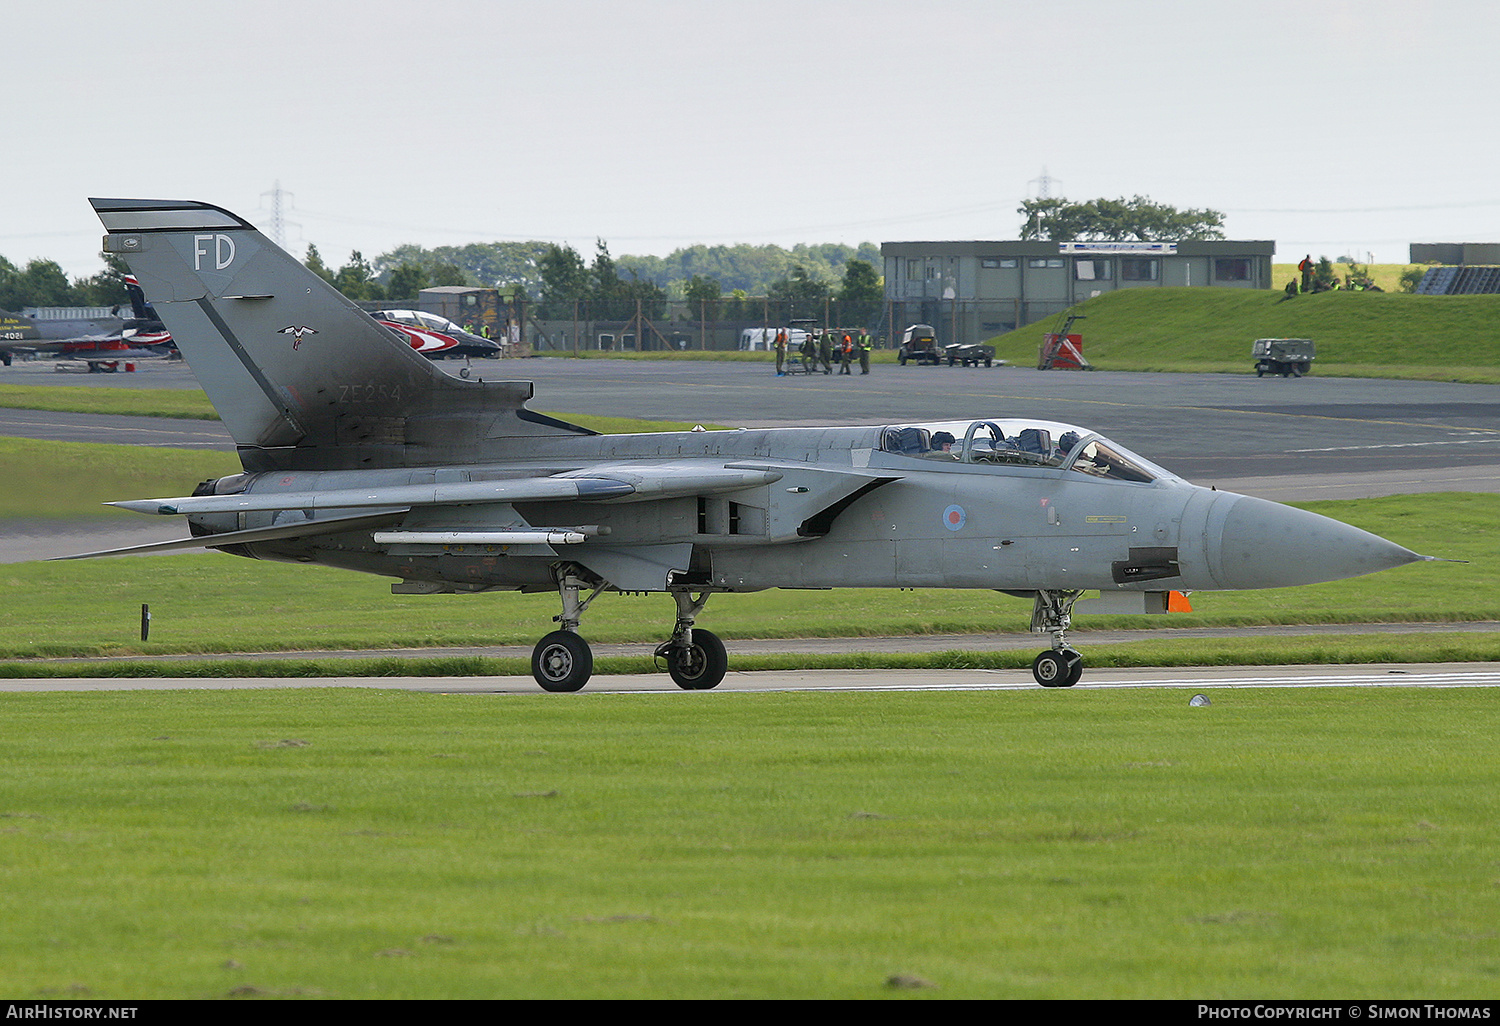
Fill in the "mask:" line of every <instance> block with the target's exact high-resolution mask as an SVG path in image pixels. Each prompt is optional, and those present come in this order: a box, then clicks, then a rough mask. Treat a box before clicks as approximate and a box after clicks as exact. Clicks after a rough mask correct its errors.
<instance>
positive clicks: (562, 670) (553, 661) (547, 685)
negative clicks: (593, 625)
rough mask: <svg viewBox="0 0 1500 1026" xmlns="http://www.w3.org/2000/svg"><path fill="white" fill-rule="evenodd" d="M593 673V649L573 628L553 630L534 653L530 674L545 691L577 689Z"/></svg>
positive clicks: (537, 645)
mask: <svg viewBox="0 0 1500 1026" xmlns="http://www.w3.org/2000/svg"><path fill="white" fill-rule="evenodd" d="M593 673H594V652H593V649H591V648H589V643H588V642H587V641H584V640H583V639H582V638H580V637H579V636H578V635H576V634H574V633H573V632H572V631H553V632H552V633H551V634H549V635H547V636H546V637H545V638H543V639H542V640H541V641H538V642H537V643H536V648H535V649H534V650H533V651H532V653H531V675H532V676H533V677H535V678H536V682H537V683H538V684H540V685H541V686H542V688H543V690H545V691H577V690H578V689H579V688H581V687H583V686H584V685H585V684H587V683H588V681H589V677H591V676H592V675H593Z"/></svg>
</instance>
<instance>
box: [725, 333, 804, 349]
mask: <svg viewBox="0 0 1500 1026" xmlns="http://www.w3.org/2000/svg"><path fill="white" fill-rule="evenodd" d="M778 331H784V332H786V348H787V351H788V352H796V351H797V347H798V346H800V345H801V344H802V340H803V339H805V338H807V332H805V331H803V330H802V329H801V328H746V329H745V330H744V331H742V332H740V351H741V352H754V351H757V350H761V349H766V350H769V349H770V348H771V343H772V342H775V341H776V333H777V332H778Z"/></svg>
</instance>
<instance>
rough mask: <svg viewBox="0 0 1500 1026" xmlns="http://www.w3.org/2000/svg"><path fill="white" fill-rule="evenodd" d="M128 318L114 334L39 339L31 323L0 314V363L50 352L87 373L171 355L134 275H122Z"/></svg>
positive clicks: (169, 340)
mask: <svg viewBox="0 0 1500 1026" xmlns="http://www.w3.org/2000/svg"><path fill="white" fill-rule="evenodd" d="M125 291H126V292H128V293H129V294H130V305H131V311H132V316H130V317H128V318H126V320H125V322H124V324H123V325H122V326H121V329H120V330H119V331H117V332H107V333H101V334H98V335H80V336H78V337H76V338H43V337H42V335H41V332H40V331H38V330H37V328H36V325H35V322H33V321H31V320H30V319H29V318H26V317H21V316H20V315H18V314H10V313H4V312H0V363H4V365H5V366H7V367H9V366H10V364H11V360H12V358H13V357H14V356H15V354H17V353H43V352H45V353H51V354H52V355H54V356H61V357H65V358H67V359H72V360H83V361H85V362H86V363H87V364H88V365H89V370H90V371H113V370H115V369H116V368H117V367H118V365H119V363H120V361H122V360H150V359H158V358H161V357H165V356H169V355H171V353H172V350H173V348H174V347H173V345H172V336H171V335H170V334H168V333H167V330H166V328H165V327H163V325H162V323H161V321H160V320H159V319H158V318H157V316H156V313H155V311H153V310H152V309H151V306H150V304H149V303H147V302H146V297H145V296H144V295H143V294H142V292H141V287H140V285H139V283H138V282H137V281H136V279H135V276H134V275H126V276H125Z"/></svg>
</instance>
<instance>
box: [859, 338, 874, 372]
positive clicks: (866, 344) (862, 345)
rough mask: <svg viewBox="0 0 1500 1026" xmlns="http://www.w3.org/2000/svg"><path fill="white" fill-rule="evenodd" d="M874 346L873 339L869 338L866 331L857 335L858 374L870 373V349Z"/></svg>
mask: <svg viewBox="0 0 1500 1026" xmlns="http://www.w3.org/2000/svg"><path fill="white" fill-rule="evenodd" d="M873 346H874V339H872V338H870V333H869V332H868V331H861V332H860V333H859V372H860V373H861V374H868V373H870V349H871V348H872V347H873Z"/></svg>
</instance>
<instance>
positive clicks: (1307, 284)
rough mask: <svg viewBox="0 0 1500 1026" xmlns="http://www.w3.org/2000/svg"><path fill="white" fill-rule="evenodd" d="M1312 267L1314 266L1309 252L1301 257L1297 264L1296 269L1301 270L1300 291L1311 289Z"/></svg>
mask: <svg viewBox="0 0 1500 1026" xmlns="http://www.w3.org/2000/svg"><path fill="white" fill-rule="evenodd" d="M1313 269H1314V268H1313V258H1312V254H1311V253H1309V254H1307V256H1305V257H1303V258H1302V262H1301V263H1300V264H1298V265H1297V270H1299V271H1301V272H1302V291H1303V292H1311V291H1312V278H1313Z"/></svg>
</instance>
